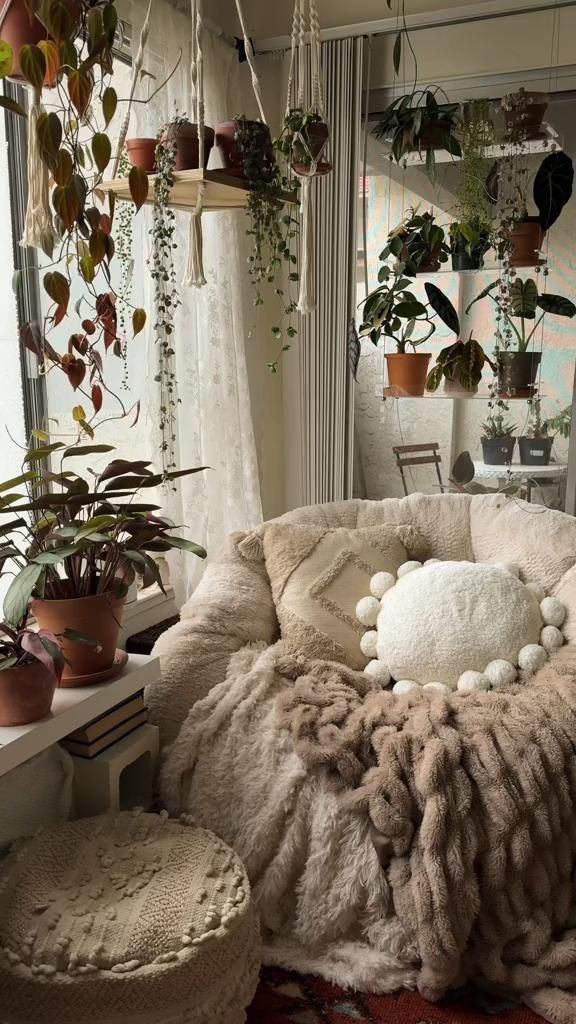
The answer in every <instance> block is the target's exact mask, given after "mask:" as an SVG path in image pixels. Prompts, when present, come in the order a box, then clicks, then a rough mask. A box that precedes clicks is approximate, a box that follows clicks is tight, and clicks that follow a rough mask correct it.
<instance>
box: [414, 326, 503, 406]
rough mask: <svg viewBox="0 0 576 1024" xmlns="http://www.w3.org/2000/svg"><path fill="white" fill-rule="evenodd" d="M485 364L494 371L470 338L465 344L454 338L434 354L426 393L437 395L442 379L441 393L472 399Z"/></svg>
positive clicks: (474, 341)
mask: <svg viewBox="0 0 576 1024" xmlns="http://www.w3.org/2000/svg"><path fill="white" fill-rule="evenodd" d="M486 363H487V364H488V365H489V366H490V367H492V369H495V364H494V363H493V362H492V360H491V359H490V358H489V356H487V355H486V353H485V351H484V349H483V348H482V346H481V344H480V342H478V341H476V339H475V338H474V337H473V336H472V334H470V337H469V338H468V341H462V339H461V338H458V340H457V341H455V342H453V344H452V345H448V346H447V347H446V348H443V349H442V351H441V352H440V353H439V354H438V356H437V359H436V363H435V365H434V367H433V368H432V370H431V371H430V373H429V374H428V378H427V380H426V390H427V391H437V390H438V388H439V387H440V382H441V380H442V378H444V391H445V392H446V393H447V394H454V395H462V394H469V395H474V394H476V392H477V391H478V385H479V383H480V381H481V379H482V371H483V369H484V366H485V365H486Z"/></svg>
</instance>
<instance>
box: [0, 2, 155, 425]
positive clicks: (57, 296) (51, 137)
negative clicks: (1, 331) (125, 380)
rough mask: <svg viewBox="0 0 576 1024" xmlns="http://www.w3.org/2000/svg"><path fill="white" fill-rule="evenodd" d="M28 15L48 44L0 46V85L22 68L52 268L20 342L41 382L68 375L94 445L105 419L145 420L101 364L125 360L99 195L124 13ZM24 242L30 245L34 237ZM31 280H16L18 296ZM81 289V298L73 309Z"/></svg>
mask: <svg viewBox="0 0 576 1024" xmlns="http://www.w3.org/2000/svg"><path fill="white" fill-rule="evenodd" d="M27 7H30V18H31V26H33V27H34V29H35V31H36V38H38V31H40V33H42V32H43V31H45V33H46V38H45V39H41V40H40V42H39V43H38V45H36V43H31V44H26V45H24V46H22V47H21V48H20V49H19V51H18V52H14V51H13V49H12V47H11V46H10V45H9V43H8V42H7V41H6V40H5V39H1V40H0V77H7V76H9V75H10V74H11V73H12V71H13V68H14V67H18V68H19V69H20V73H21V75H22V77H23V78H24V80H25V81H26V82H27V83H28V85H29V86H30V87H31V89H32V105H31V111H30V135H31V145H32V147H33V148H34V151H35V152H37V156H38V160H37V165H38V166H37V168H36V169H33V174H34V175H36V174H38V175H40V176H41V178H42V182H43V184H42V186H41V193H42V195H43V196H44V197H45V200H46V202H45V210H44V214H45V219H44V221H43V223H44V228H43V230H42V231H41V232H40V233H39V234H38V239H37V244H38V246H39V247H40V248H41V249H42V250H43V251H44V253H45V255H46V256H47V257H48V259H49V260H50V261H51V262H50V264H49V265H48V267H47V268H46V272H45V274H44V277H43V280H42V285H43V289H44V292H45V293H46V295H47V296H48V299H49V300H50V305H49V308H48V311H47V313H46V315H45V316H44V318H43V320H42V322H41V323H38V322H27V323H24V324H23V325H22V328H21V334H20V336H21V343H22V345H23V346H24V348H26V349H28V350H29V351H30V352H32V353H33V354H34V355H35V356H36V357H37V359H38V363H39V367H40V372H41V373H49V372H53V371H55V372H60V373H63V374H64V375H65V376H66V377H67V379H68V381H69V383H70V386H71V388H72V390H73V391H74V392H75V393H76V394H77V395H82V396H83V397H84V398H85V399H86V401H87V402H88V403H89V409H90V411H89V412H86V411H85V410H84V407H83V406H82V405H81V404H78V405H76V406H75V409H74V419H75V421H76V423H77V426H78V434H79V437H80V436H82V435H83V434H87V435H88V436H89V437H92V436H93V434H94V430H95V429H96V427H97V426H98V424H99V423H101V422H103V421H104V419H105V418H110V417H111V416H114V417H118V416H119V417H124V416H127V415H129V414H130V413H131V412H132V413H133V417H134V422H135V421H136V419H137V418H138V412H139V404H138V403H136V405H135V406H134V407H133V409H132V410H130V409H128V408H126V406H125V404H124V402H123V401H122V399H121V397H120V396H119V395H118V394H115V393H114V392H113V391H112V390H111V389H110V388H109V387H108V385H107V384H106V379H105V371H104V357H105V356H106V354H107V353H108V352H110V351H111V352H112V353H113V354H114V355H116V356H117V357H121V356H122V355H123V353H124V352H125V350H126V344H127V340H126V339H127V334H128V331H126V332H124V331H121V330H120V329H119V323H118V312H117V310H118V299H119V295H118V293H117V292H116V290H115V289H114V288H113V286H112V282H111V263H112V260H113V258H114V254H115V249H116V246H115V242H114V237H113V224H114V211H115V204H114V197H113V196H111V195H110V196H109V197H108V200H106V197H105V195H104V193H103V191H102V182H103V179H104V172H105V171H106V168H107V167H108V165H109V163H110V160H111V150H112V146H111V141H110V137H109V135H108V134H107V129H108V126H109V125H110V122H111V121H112V119H113V117H114V115H115V113H116V109H117V104H118V96H117V94H116V91H115V89H114V87H113V85H112V84H111V81H112V77H113V74H114V57H113V46H114V40H115V36H116V31H117V26H118V13H117V10H116V6H115V2H114V0H96V2H94V0H75V2H74V3H65V2H62V0H43V2H42V3H38V2H36V0H33V2H32V0H31V2H30V3H29V4H28V3H27ZM45 87H49V88H51V89H52V96H53V99H51V102H50V106H49V111H48V112H47V111H45V110H44V109H43V108H42V106H41V103H40V99H41V94H42V90H43V88H45ZM0 105H2V106H4V107H7V108H8V109H9V110H10V111H11V112H12V113H14V114H17V115H21V116H24V117H25V116H26V111H25V110H24V108H22V107H21V106H19V104H17V103H15V102H14V101H13V100H12V99H11V98H9V97H6V96H4V97H0ZM49 180H51V181H52V182H53V188H52V191H51V192H50V190H49ZM131 191H132V195H133V198H134V199H135V202H136V209H137V210H138V209H139V208H140V206H141V205H142V202H143V201H144V199H145V196H144V197H142V183H141V182H139V181H138V180H137V179H136V180H133V179H132V176H131ZM36 226H38V225H36ZM26 242H27V244H31V243H30V238H29V237H27V238H26ZM28 269H29V268H28ZM26 272H28V271H27V269H25V270H23V271H21V272H20V273H19V275H17V277H16V279H15V288H18V287H19V286H20V283H21V275H22V274H24V273H26ZM76 281H79V282H80V284H81V286H82V295H81V297H80V299H79V300H78V302H76V304H75V306H74V309H73V310H71V309H70V296H71V291H72V285H73V283H75V282H76ZM125 301H126V302H127V301H128V300H127V299H126V300H125ZM130 310H131V312H132V317H131V325H130V326H131V333H132V336H135V335H137V334H138V333H139V332H140V331H142V329H143V328H144V325H145V323H146V313H145V312H144V310H142V309H134V308H132V307H131V306H130ZM62 324H69V333H68V340H67V343H65V346H64V351H59V350H58V348H57V345H58V342H57V341H56V340H55V339H56V338H57V337H59V336H61V333H62V328H60V331H59V332H58V334H55V333H54V332H56V329H57V328H59V327H60V325H62ZM124 326H126V327H128V324H127V323H124ZM60 348H62V346H60Z"/></svg>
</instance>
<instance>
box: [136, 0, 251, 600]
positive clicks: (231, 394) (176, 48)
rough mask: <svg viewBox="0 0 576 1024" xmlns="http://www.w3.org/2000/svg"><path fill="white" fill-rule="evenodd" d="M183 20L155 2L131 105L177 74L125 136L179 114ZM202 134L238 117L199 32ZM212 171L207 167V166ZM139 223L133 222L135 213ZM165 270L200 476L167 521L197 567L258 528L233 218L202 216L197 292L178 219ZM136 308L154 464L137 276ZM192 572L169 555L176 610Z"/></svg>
mask: <svg viewBox="0 0 576 1024" xmlns="http://www.w3.org/2000/svg"><path fill="white" fill-rule="evenodd" d="M146 6H147V4H146V3H145V2H144V0H132V3H131V8H130V15H129V17H130V21H131V24H132V39H133V44H132V45H133V47H134V50H135V49H136V48H137V46H138V41H139V35H140V28H141V25H142V21H143V18H144V14H145V8H146ZM190 40H191V29H190V19H189V18H188V17H186V16H185V15H183V14H181V13H179V12H178V11H176V10H174V9H173V8H172V7H171V6H170V5H169V4H168V3H166V2H165V0H161V2H154V4H153V14H152V25H151V30H150V36H149V42H148V46H147V50H146V54H145V59H144V67H145V70H146V71H147V72H149V73H151V74H152V75H154V76H155V77H154V79H152V78H148V77H144V78H143V79H142V82H141V85H140V86H139V91H138V94H137V95H138V97H139V98H140V99H143V98H145V97H146V96H147V95H150V93H152V92H153V91H154V88H156V86H157V85H158V84H160V82H162V81H163V80H164V79H165V78H166V76H167V75H168V74H169V73H170V71H171V70H172V68H173V66H174V64H175V63H176V61H177V60H178V55H179V53H180V51H182V55H181V59H180V63H179V65H178V68H177V70H176V72H175V73H174V75H173V76H172V78H171V79H170V81H169V82H168V84H167V86H166V87H165V88H164V89H162V90H161V91H160V92H159V94H158V95H157V96H156V97H154V98H153V99H152V101H151V102H149V103H146V104H142V103H138V104H136V106H135V110H134V113H133V117H132V124H131V128H130V132H129V135H130V136H135V135H142V136H155V135H156V132H157V130H158V128H159V126H161V125H162V124H164V123H165V122H166V121H168V120H169V119H170V118H171V117H172V116H173V115H174V113H175V111H176V109H177V110H178V112H179V113H186V114H188V115H190V112H191V90H190ZM203 51H204V90H205V101H206V123H207V124H209V125H211V126H215V125H216V124H217V122H218V121H222V120H224V119H226V118H227V117H230V116H233V115H234V114H236V113H238V112H239V111H238V109H237V108H238V106H239V105H240V106H241V100H240V99H239V95H240V90H239V76H238V72H237V69H238V58H237V54H236V52H235V51H234V50H233V49H232V48H231V47H230V46H229V45H228V44H227V43H225V42H223V41H222V40H220V39H219V38H217V37H215V36H214V35H213V34H212V33H211V32H210V31H208V30H205V31H204V33H203ZM215 165H217V161H216V160H215V157H214V156H212V158H211V161H210V166H211V167H213V166H215ZM142 212H144V211H142ZM176 220H177V224H176V243H177V246H178V248H177V250H176V252H175V258H176V267H177V271H178V279H179V284H180V294H181V298H182V300H183V301H182V306H181V307H180V309H179V310H178V311H177V314H176V317H175V325H176V329H175V335H174V338H175V345H174V347H175V350H176V363H177V379H178V392H179V398H180V405H179V411H178V428H177V429H178V441H177V461H178V465H179V467H180V468H186V467H189V466H196V465H203V466H209V467H210V469H208V470H206V472H205V473H201V474H196V475H194V476H192V477H190V478H185V479H184V480H183V481H181V482H179V484H178V489H177V490H176V491H175V492H171V491H168V492H167V493H166V495H165V499H164V500H165V503H166V505H167V509H168V513H169V514H170V516H171V517H172V519H173V520H174V521H175V522H176V523H178V524H184V525H185V526H186V527H189V530H188V531H187V533H186V535H187V536H188V537H189V538H190V539H193V540H195V541H197V542H199V543H202V544H204V545H205V546H206V547H207V549H208V552H209V556H210V555H211V554H212V555H213V554H214V553H215V551H216V549H217V548H218V547H219V545H220V544H221V542H222V541H223V539H224V538H225V536H226V535H227V534H228V533H230V532H231V531H233V530H246V529H251V528H253V527H254V526H256V525H257V524H258V523H259V522H261V520H262V507H261V501H260V485H259V479H258V465H257V458H256V448H255V443H254V435H253V429H252V418H251V410H250V395H249V388H248V376H247V368H246V357H245V341H246V339H247V336H248V332H249V325H247V324H246V323H245V319H244V311H243V301H242V289H243V288H245V287H246V279H247V276H246V265H245V256H244V232H245V223H244V220H245V218H244V214H243V213H242V212H239V213H207V214H205V215H204V217H203V231H204V270H205V274H206V278H207V284H206V286H205V287H204V288H201V289H195V288H188V287H186V286H184V284H183V283H182V282H183V278H184V274H185V268H186V261H187V254H188V238H189V229H190V216H189V215H188V214H178V215H177V218H176ZM136 221H137V222H138V226H137V228H136V229H135V234H134V243H135V258H136V260H138V259H142V260H145V259H146V257H147V255H148V252H149V249H150V238H149V236H148V234H147V232H148V230H149V227H150V223H151V220H150V213H149V209H147V210H146V212H145V215H144V217H143V218H140V217H139V218H136ZM143 279H144V283H143V289H144V294H143V296H142V305H143V306H144V308H145V309H147V310H148V311H149V321H148V323H149V331H148V342H147V350H146V357H147V364H148V365H147V380H148V394H147V395H146V400H145V403H144V405H145V411H144V412H145V414H144V418H143V422H144V428H145V430H146V432H147V435H148V440H149V443H151V444H152V446H153V450H154V453H155V455H156V453H157V451H158V446H159V441H160V436H159V430H158V412H157V410H158V406H159V401H158V395H157V393H156V389H155V386H154V381H153V378H154V376H155V374H156V366H157V353H156V351H155V349H154V336H153V333H152V324H153V322H154V311H153V302H152V291H151V281H150V278H149V275H147V274H144V275H143ZM202 569H203V563H201V562H199V560H198V559H196V558H194V557H193V556H190V555H181V554H180V553H179V552H175V553H174V556H172V557H171V561H170V571H171V582H172V584H173V585H174V587H175V589H176V597H177V600H178V602H179V603H181V602H182V601H183V600H185V598H186V597H187V596H189V594H190V593H191V591H192V589H193V588H194V586H195V584H196V582H197V580H198V578H199V576H200V574H201V572H202Z"/></svg>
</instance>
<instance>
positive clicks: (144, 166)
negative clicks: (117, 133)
mask: <svg viewBox="0 0 576 1024" xmlns="http://www.w3.org/2000/svg"><path fill="white" fill-rule="evenodd" d="M157 145H158V140H157V139H146V138H143V139H126V149H127V150H128V159H129V161H130V163H131V164H132V167H139V168H140V170H141V171H145V172H146V174H154V162H155V158H156V146H157Z"/></svg>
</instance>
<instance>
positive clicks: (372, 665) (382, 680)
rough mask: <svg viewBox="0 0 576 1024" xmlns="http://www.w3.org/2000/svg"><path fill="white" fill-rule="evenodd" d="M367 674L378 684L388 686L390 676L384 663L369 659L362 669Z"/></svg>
mask: <svg viewBox="0 0 576 1024" xmlns="http://www.w3.org/2000/svg"><path fill="white" fill-rule="evenodd" d="M364 672H365V673H366V675H367V676H370V678H371V679H375V680H376V682H377V683H379V684H380V686H389V685H390V681H391V679H392V676H391V675H390V673H389V671H388V669H387V668H386V665H384V664H383V663H382V662H381V661H376V660H374V661H369V662H368V664H367V665H366V668H365V669H364Z"/></svg>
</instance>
